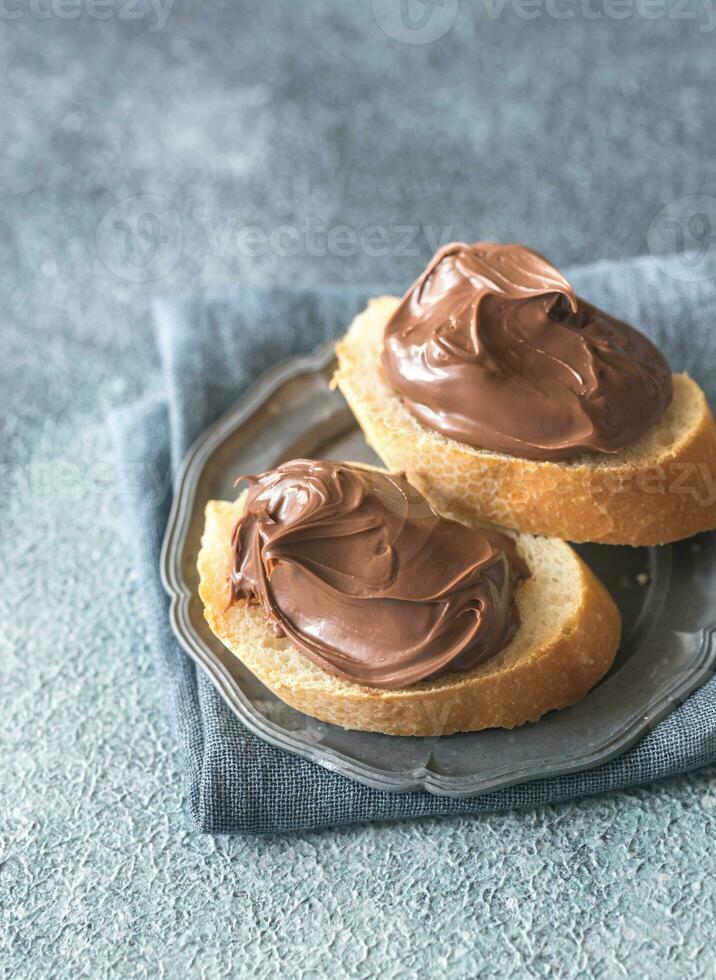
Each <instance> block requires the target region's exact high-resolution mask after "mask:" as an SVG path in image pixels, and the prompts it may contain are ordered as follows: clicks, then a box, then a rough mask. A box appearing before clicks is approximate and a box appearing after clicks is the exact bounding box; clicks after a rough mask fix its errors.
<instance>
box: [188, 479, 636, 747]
mask: <svg viewBox="0 0 716 980" xmlns="http://www.w3.org/2000/svg"><path fill="white" fill-rule="evenodd" d="M242 510H243V498H239V499H238V500H237V501H235V502H234V503H227V502H224V501H210V502H209V503H208V505H207V508H206V523H205V528H204V535H203V538H202V546H201V551H200V554H199V559H198V563H197V567H198V571H199V577H200V585H199V594H200V596H201V599H202V601H203V603H204V614H205V616H206V620H207V622H208V623H209V626H210V627H211V629H212V631H213V632H214V634H215V635H216V636H217V637H218V638H219V639H220V640H221V641H222V643H224V644H225V646H227V647H228V649H229V650H231V651H232V652H233V653H234V654H235V655H236V656H237V657H239V659H240V660H241V661H242V662H243V663H244V664H245V665H246V667H248V669H249V670H251V672H252V673H253V674H255V675H256V677H258V679H259V680H260V681H262V682H263V683H264V684H265V685H266V686H267V687H268V688H269V689H270V690H271V691H273V693H274V694H275V695H276V696H277V697H278V698H280V699H281V701H283V702H285V703H286V704H288V705H290V706H291V707H293V708H296V709H297V710H299V711H302V712H303V713H304V714H307V715H311V716H312V717H314V718H318V719H320V720H322V721H327V722H331V723H332V724H336V725H341V726H342V727H344V728H350V729H358V730H363V731H375V732H384V733H386V734H390V735H416V736H426V735H433V736H434V735H449V734H452V733H454V732H458V731H479V730H481V729H484V728H495V727H501V728H514V727H516V726H518V725H522V724H524V723H525V722H528V721H536V720H537V719H538V718H540V717H541V716H542V715H543V714H545V712H547V711H550V710H552V709H554V708H562V707H565V706H567V705H569V704H573V703H574V702H575V701H578V700H579V699H580V698H581V697H583V696H584V694H586V693H587V691H588V690H589V689H590V688H591V687H593V686H594V684H596V683H597V681H598V680H599V679H600V678H601V677H603V676H604V674H605V673H606V672H607V670H608V669H609V667H610V666H611V664H612V662H613V660H614V656H615V654H616V651H617V648H618V646H619V638H620V631H621V618H620V615H619V611H618V609H617V607H616V605H615V604H614V601H613V600H612V598H611V596H610V595H609V594H608V592H607V591H606V589H605V588H604V586H603V585H602V584H601V583H600V582H599V581H598V580H597V579H596V577H595V576H594V575H593V574H592V572H591V571H590V570H589V569H588V568H587V566H586V565H585V564H584V563H583V562H582V561H581V559H580V558H579V557H578V556H577V555H576V553H575V552H573V551H572V549H571V548H569V546H568V545H565V544H564V543H563V542H551V543H548V544H545V543H544V542H541V541H539V540H538V539H531V538H530V537H529V536H525V537H524V538H518V539H517V542H518V549H519V550H521V551H523V553H524V549H525V548H526V549H527V550H529V548H532V551H533V552H534V554H537V550H538V549H542V551H544V549H545V548H547V549H549V548H551V549H552V550H553V551H554V554H555V557H556V559H557V560H558V561H559V562H561V563H562V564H563V565H564V566H565V568H566V574H568V575H569V577H570V585H571V591H572V592H573V594H572V595H571V596H570V598H569V600H568V601H567V602H566V604H565V606H564V608H563V609H561V610H559V611H557V613H555V614H553V615H552V616H551V617H549V618H550V623H549V624H548V625H547V624H539V623H538V624H536V625H535V623H534V620H535V618H537V617H536V616H535V612H534V608H535V602H536V596H537V595H538V594H539V593H538V592H536V591H534V590H539V589H544V587H545V585H544V582H545V579H546V577H547V576H548V575H549V568H548V567H547V566H548V562H544V561H543V562H541V561H540V560H538V559H535V557H534V555H533V557H532V558H531V559H530V565H531V568H532V571H533V578H532V579H531V580H528V581H527V582H526V583H524V584H521V585H519V586H518V587H517V590H516V601H517V604H518V608H519V609H520V615H521V618H522V626H521V627H520V630H518V632H517V634H516V636H515V639H513V641H512V642H511V643H510V644H509V646H508V647H506V648H505V649H504V650H503V651H501V652H500V653H499V654H497V655H496V656H495V657H493V658H491V660H489V661H487V662H486V663H484V664H481V665H479V666H478V667H476V668H473V669H472V670H471V671H467V672H465V673H452V674H443V675H441V676H440V677H438V678H436V679H435V680H428V681H422V682H420V683H419V684H414V685H412V686H411V687H408V688H402V689H399V690H380V689H377V688H370V687H364V686H361V685H359V684H352V683H349V682H347V681H344V680H341V679H339V678H336V677H333V676H332V675H330V674H328V673H326V672H325V671H323V670H321V669H320V668H319V667H317V666H316V665H315V664H313V663H312V662H311V661H310V660H308V658H306V657H305V656H303V655H302V654H301V653H300V652H299V651H298V650H296V649H295V647H293V646H292V644H291V643H290V642H289V641H288V640H286V639H285V638H281V637H276V636H275V635H274V634H273V631H272V630H271V627H270V624H269V621H268V619H267V617H266V615H265V613H264V611H263V609H262V608H261V607H260V606H257V605H250V604H249V603H248V602H247V601H245V600H239V601H237V602H235V603H233V604H231V605H229V602H228V599H229V574H230V570H231V561H232V555H231V532H232V530H233V527H234V525H235V522H236V520H237V519H238V517H239V515H240V514H241V512H242ZM543 566H544V567H543ZM540 576H541V580H540ZM530 590H533V591H532V593H530ZM530 595H531V598H530ZM539 615H540V616H542V617H544V618H546V617H547V615H548V611H547V610H541V612H540V614H539ZM530 631H533V632H534V633H535V635H536V636H537V637H538V638H539V642H536V643H534V644H532V645H527V639H526V637H527V635H528V634H529V632H530ZM521 634H522V636H521Z"/></svg>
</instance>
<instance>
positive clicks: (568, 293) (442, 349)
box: [382, 242, 671, 460]
mask: <svg viewBox="0 0 716 980" xmlns="http://www.w3.org/2000/svg"><path fill="white" fill-rule="evenodd" d="M382 360H383V369H384V371H385V374H386V377H387V379H388V381H389V383H390V384H391V385H392V386H393V387H394V388H395V390H396V391H397V392H398V393H399V394H400V395H402V397H403V400H404V403H405V405H406V407H407V408H408V410H409V411H410V412H412V414H413V415H415V416H416V417H417V418H418V419H419V420H420V421H421V422H423V423H424V424H425V425H427V426H429V427H430V428H432V429H436V430H437V431H438V432H441V433H442V434H443V435H445V436H448V437H449V438H451V439H457V440H459V441H460V442H465V443H468V444H469V445H471V446H476V447H478V448H480V449H490V450H493V451H495V452H500V453H508V454H510V455H513V456H522V457H527V458H530V459H551V460H554V459H569V458H570V457H573V456H577V455H579V454H581V453H612V452H616V451H617V450H618V449H621V448H622V447H623V446H626V445H628V444H629V443H631V442H634V440H636V439H638V438H639V436H641V435H642V434H643V433H644V432H646V430H647V429H649V428H650V427H651V426H652V425H654V423H655V422H657V421H658V420H659V419H660V418H661V416H662V415H663V413H664V411H665V410H666V408H667V406H668V405H669V403H670V401H671V372H670V370H669V366H668V365H667V363H666V361H665V360H664V358H663V357H662V355H661V354H660V353H659V351H658V350H657V349H656V347H655V346H654V345H653V344H652V343H651V341H650V340H648V339H647V338H646V337H645V336H644V335H643V334H641V333H639V331H638V330H635V329H634V328H633V327H630V326H629V325H628V324H626V323H622V322H621V321H620V320H616V319H614V317H611V316H609V315H608V314H607V313H603V312H602V311H601V310H599V309H597V308H596V307H594V306H591V305H590V304H589V303H585V302H584V300H582V299H580V298H578V297H577V296H576V295H575V293H574V290H573V289H572V287H571V286H570V285H569V283H568V282H567V280H566V279H565V278H564V277H563V276H562V275H561V274H560V273H559V272H558V271H557V270H556V269H555V268H554V267H553V266H551V265H550V264H549V262H547V261H546V259H544V258H542V256H541V255H538V254H537V252H533V251H531V250H530V249H528V248H525V247H524V246H523V245H493V244H490V243H487V242H478V243H476V244H475V245H464V244H460V243H454V244H452V245H446V246H445V247H444V248H442V249H441V250H440V251H439V252H438V253H437V254H436V255H435V257H434V258H433V260H432V261H431V263H430V265H429V266H428V268H427V269H426V270H425V272H424V273H423V275H422V276H421V277H420V278H419V279H418V280H417V282H416V283H415V284H414V285H413V286H411V288H410V289H409V290H408V292H407V293H406V294H405V296H404V297H403V299H402V301H401V303H400V306H399V307H398V309H397V310H396V311H395V313H394V314H393V316H392V317H391V319H390V321H389V322H388V325H387V327H386V330H385V343H384V349H383V358H382Z"/></svg>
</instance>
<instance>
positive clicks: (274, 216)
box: [0, 0, 716, 978]
mask: <svg viewBox="0 0 716 980" xmlns="http://www.w3.org/2000/svg"><path fill="white" fill-rule="evenodd" d="M450 3H451V0H447V7H448V8H450ZM370 6H371V5H370V3H367V2H341V3H340V4H339V3H326V4H325V5H324V4H311V3H301V4H299V3H291V2H289V0H285V2H276V0H265V2H255V3H248V2H246V3H226V4H225V5H224V6H222V5H220V4H209V3H207V4H206V5H201V4H199V3H195V2H190V0H177V2H176V4H175V6H174V7H173V9H172V10H171V11H170V12H169V17H168V20H167V22H166V25H165V26H164V27H163V29H162V30H153V29H152V28H154V27H157V26H160V21H158V20H157V16H156V14H155V13H154V12H153V11H152V8H151V6H150V5H149V4H148V3H139V4H137V5H136V7H135V8H132V11H130V10H128V9H127V8H126V7H125V6H122V7H120V6H116V7H115V8H114V12H113V13H111V15H110V16H109V17H108V18H107V19H105V20H98V19H96V18H93V17H90V16H88V14H87V12H86V11H87V10H88V8H89V9H90V10H94V9H95V8H94V7H92V6H91V4H90V3H89V2H84V0H83V2H82V3H81V4H80V5H79V6H78V7H72V6H71V5H69V6H66V7H65V8H60V7H58V5H57V3H55V7H54V10H55V12H54V13H52V12H51V13H50V16H49V17H48V18H46V19H45V18H44V15H43V16H42V17H40V16H38V11H39V12H40V13H42V11H44V10H46V9H48V8H47V7H46V5H43V6H42V8H39V7H38V6H37V5H35V6H34V7H33V8H32V9H31V8H30V5H29V2H27V3H25V2H21V3H19V4H18V3H14V2H13V3H7V4H5V5H4V7H3V10H2V12H0V54H1V56H2V62H1V63H2V65H3V67H4V71H3V85H2V92H1V93H0V106H1V107H2V121H3V129H2V131H3V152H2V154H1V155H0V194H2V210H1V211H0V222H1V227H2V234H0V295H1V297H2V319H1V320H0V330H1V331H2V356H1V357H0V385H1V386H2V388H1V391H2V418H1V421H0V425H1V426H2V430H1V439H0V443H1V447H2V453H3V468H2V471H1V476H2V494H1V495H0V527H1V532H0V567H1V568H2V570H3V588H2V590H1V591H0V621H1V623H2V628H1V629H0V740H1V751H2V760H1V764H0V799H1V800H2V804H1V806H0V976H8V977H9V976H16V977H37V978H44V977H48V976H52V977H77V976H107V975H115V976H121V977H134V976H146V977H155V976H167V977H175V976H176V977H180V976H206V977H214V976H224V975H226V976H237V975H249V974H256V975H262V976H269V975H276V974H277V973H278V972H279V971H280V972H282V973H283V974H284V975H288V976H297V975H301V974H304V975H320V974H324V973H327V974H328V975H331V976H335V977H341V976H349V975H350V976H373V975H376V974H377V973H381V974H382V975H383V976H386V977H391V976H418V975H428V974H433V975H442V974H450V975H454V976H464V977H469V976H475V975H476V974H478V973H479V974H480V975H481V976H484V977H488V976H495V977H504V976H508V975H521V976H527V975H529V976H546V975H548V974H550V973H551V972H554V973H556V974H557V975H559V976H589V975H597V976H604V977H618V976H622V975H624V976H627V975H629V976H650V977H676V976H698V975H709V974H712V973H713V972H714V970H715V969H716V957H715V955H714V951H713V908H714V904H713V903H714V900H715V898H716V879H715V877H714V859H713V839H714V832H715V831H716V781H715V776H714V773H713V772H711V773H709V772H705V773H701V774H695V775H693V776H690V777H688V778H684V779H680V780H673V781H668V782H665V783H663V784H661V785H659V786H656V787H651V788H645V789H642V790H637V791H631V792H624V793H619V794H615V795H613V796H610V797H608V798H602V799H594V800H587V801H583V802H579V803H575V804H572V805H566V806H560V807H555V808H544V809H542V810H539V811H534V812H524V813H519V814H511V815H506V816H505V815H502V816H494V817H488V818H482V819H480V820H451V821H446V822H443V823H439V822H436V821H425V822H421V823H413V824H402V825H397V826H371V827H363V828H356V829H345V830H340V831H333V832H331V831H329V832H324V833H321V834H304V835H300V836H295V837H292V838H278V839H266V840H242V839H237V838H235V839H210V838H206V837H201V836H199V835H196V834H194V833H193V832H191V831H190V830H189V829H188V827H187V825H186V822H185V820H184V817H183V814H182V811H181V781H180V775H179V773H178V772H177V769H176V763H175V757H174V754H173V743H172V737H171V733H170V732H169V730H168V725H167V721H166V718H165V713H164V709H163V706H162V702H161V695H160V692H159V691H158V690H157V686H156V684H155V680H154V677H153V674H152V669H151V665H150V658H149V653H148V650H147V648H146V643H145V637H144V633H143V627H142V622H141V618H140V616H139V602H138V597H137V595H136V592H135V583H134V581H133V576H132V570H131V563H130V559H129V550H128V545H127V542H126V540H125V535H124V529H123V521H122V514H121V511H120V508H119V506H118V501H117V497H116V492H115V489H114V480H113V475H112V470H111V457H110V451H109V445H108V440H107V437H106V434H105V430H104V425H103V419H104V416H105V413H106V411H107V410H108V409H109V408H110V407H111V406H113V405H116V404H119V403H121V402H124V401H125V400H127V399H130V398H133V397H135V396H137V395H139V394H141V393H147V392H152V391H156V390H157V389H158V386H159V384H160V382H159V378H158V377H157V373H156V364H157V360H156V355H155V353H154V348H153V342H152V339H151V331H150V321H149V312H148V311H149V303H150V300H151V297H152V295H153V294H154V293H155V292H157V291H167V290H174V289H190V288H197V287H201V286H219V285H225V284H227V283H231V282H234V281H236V279H237V278H239V277H241V278H244V279H248V280H252V281H255V282H271V281H273V280H274V279H275V278H276V277H281V278H282V279H284V280H287V281H290V282H342V281H348V280H354V279H355V280H361V281H371V282H373V281H380V282H386V281H388V282H397V283H404V282H405V281H406V279H407V278H409V277H410V276H412V275H413V274H414V273H416V272H417V271H418V269H419V267H420V266H421V264H422V262H423V261H424V260H425V259H427V257H428V255H429V253H430V251H431V241H432V242H433V243H434V242H435V241H436V240H439V239H440V238H441V237H443V235H449V236H451V237H452V236H454V237H463V236H464V237H467V238H475V237H485V238H496V239H500V240H512V239H517V240H524V241H526V242H528V243H530V244H531V245H533V246H535V247H538V248H541V249H542V250H544V251H545V252H546V253H547V254H548V255H549V256H550V257H551V258H552V259H553V260H554V261H555V262H557V264H565V263H568V262H575V261H581V260H591V259H593V258H597V257H606V256H620V255H628V254H633V253H637V252H641V251H644V250H645V248H646V234H647V230H648V228H649V225H650V223H651V221H652V219H653V218H654V216H655V215H656V213H657V212H658V211H659V209H660V208H661V207H662V206H663V205H665V204H667V203H668V202H670V201H671V200H672V199H673V198H676V197H680V196H682V195H686V194H697V193H702V194H709V193H712V192H715V191H716V188H714V171H713V159H714V149H715V147H714V132H715V131H716V126H715V124H716V102H714V99H713V92H712V88H711V87H712V76H713V44H714V36H716V35H715V33H714V32H713V31H706V30H702V29H700V28H703V27H704V15H703V11H702V9H701V7H699V6H698V5H696V4H695V3H694V4H693V5H692V7H691V8H689V9H690V11H692V12H694V13H695V15H696V17H695V19H688V20H687V19H678V20H677V19H673V18H663V19H658V20H653V21H647V20H645V19H643V18H639V17H637V16H634V15H632V16H631V17H628V18H627V19H624V20H615V19H613V18H607V17H602V18H601V19H599V20H587V19H585V17H584V16H582V15H579V14H577V15H575V16H574V17H573V18H571V19H565V20H561V21H557V20H555V19H553V18H550V17H547V16H544V15H543V16H541V17H538V18H537V19H535V20H525V19H521V18H520V17H517V16H516V15H515V14H514V13H510V12H509V9H508V10H507V11H506V12H505V13H504V14H503V15H502V16H501V17H499V18H497V19H491V18H490V17H488V16H486V15H485V13H484V10H485V7H484V5H483V4H470V3H467V2H466V0H463V2H462V3H461V4H460V5H459V8H458V12H457V20H456V22H455V24H454V25H453V26H452V27H451V29H450V30H449V31H448V32H447V33H446V34H445V36H444V37H442V38H441V39H439V40H437V41H435V42H433V43H430V44H426V45H412V44H406V43H399V42H396V41H394V40H391V39H390V38H389V37H388V36H387V35H386V34H385V33H383V32H382V31H381V30H380V29H379V27H378V26H377V25H376V22H375V20H374V19H373V17H372V16H371V9H370ZM558 6H560V7H561V6H563V5H562V4H559V5H558ZM508 8H509V4H508ZM576 9H577V10H578V9H579V8H578V7H577V8H576ZM63 10H64V11H65V14H66V13H67V11H69V13H70V14H73V12H75V11H79V12H80V13H81V16H80V17H79V18H77V19H73V18H72V17H67V18H66V17H60V16H59V14H58V11H59V12H60V13H62V11H63ZM33 11H34V13H33ZM480 11H483V13H482V15H480V13H479V12H480ZM132 12H133V13H134V14H136V13H140V14H143V17H142V18H139V19H137V18H134V19H129V14H130V13H132ZM419 12H420V11H418V13H419ZM17 13H19V16H15V15H16V14H17ZM448 13H449V10H448ZM138 194H159V195H163V196H164V197H166V198H168V199H169V201H168V203H167V202H165V204H164V205H163V207H165V208H169V209H170V216H173V217H174V219H175V221H176V216H177V215H178V223H179V224H180V226H181V244H180V246H178V247H177V242H178V237H177V236H178V233H177V227H178V225H176V224H175V225H171V222H169V228H170V232H171V233H170V234H169V240H168V241H165V242H159V243H157V242H156V240H155V239H156V236H155V231H156V229H155V228H154V227H153V226H152V225H151V224H150V225H146V226H144V234H145V237H144V238H142V236H141V234H139V235H137V234H136V232H137V228H136V227H134V226H132V229H133V231H134V232H135V234H134V236H133V238H132V240H131V242H130V243H129V246H131V247H129V246H128V251H124V245H125V244H126V242H124V241H123V238H122V236H123V234H124V232H123V230H122V227H121V225H120V226H115V224H114V222H115V221H119V222H121V221H122V220H130V224H131V220H133V212H132V211H131V209H128V208H127V206H124V205H123V206H121V207H120V209H119V210H118V211H116V212H113V214H112V215H110V218H109V219H108V220H109V222H110V224H109V225H107V224H106V223H105V226H104V227H105V228H107V227H109V228H110V235H109V244H107V243H103V244H102V245H101V249H100V250H101V252H102V255H101V256H99V255H98V252H97V246H96V236H97V232H98V228H99V227H100V223H101V222H102V219H103V217H104V215H105V214H106V213H107V211H108V210H109V209H111V208H112V207H113V206H114V205H115V204H116V203H117V202H118V201H121V200H123V199H125V198H127V197H130V196H132V195H138ZM172 208H173V209H174V210H173V211H172V210H171V209H172ZM134 217H136V215H134ZM247 224H251V225H256V226H258V229H259V232H260V233H262V234H264V235H266V236H270V235H271V233H272V232H274V237H273V239H272V241H271V242H269V247H268V248H267V249H263V250H262V249H261V248H259V249H255V248H252V247H251V241H250V240H247V239H245V238H241V237H240V234H241V228H242V227H244V226H245V225H247ZM376 224H377V225H380V226H381V228H382V229H383V230H382V231H378V232H376V231H375V230H373V231H372V232H370V233H369V237H368V238H367V239H366V238H365V237H364V238H363V246H362V247H361V246H358V247H356V245H355V244H351V243H352V242H355V241H359V240H360V239H361V236H362V235H363V234H364V232H365V231H366V229H368V228H369V227H370V226H371V225H376ZM404 225H411V226H417V227H418V232H417V234H416V233H413V232H411V233H410V234H411V235H412V238H411V243H409V244H408V246H407V248H406V246H405V244H404V240H405V237H406V232H405V231H404V230H400V229H401V226H404ZM280 226H289V231H288V232H284V233H282V234H281V235H277V234H276V229H277V228H279V227H280ZM317 226H318V227H319V228H324V229H333V233H332V238H331V239H330V241H328V240H327V239H326V236H325V234H324V233H323V232H321V233H320V234H319V235H318V241H317V243H316V240H315V236H314V237H312V232H311V228H314V229H315V228H316V227H317ZM340 226H348V230H346V229H345V228H341V227H340ZM421 229H422V230H421ZM160 233H161V229H160ZM375 235H377V238H376V237H370V236H375ZM381 235H385V236H387V241H388V246H387V248H386V247H385V245H384V244H383V245H381V244H380V242H382V241H383V239H382V238H381ZM102 241H104V240H102ZM376 242H378V246H377V247H376V244H375V243H376ZM296 243H297V244H296ZM346 243H347V244H346ZM366 243H367V244H366ZM401 243H402V244H401ZM413 243H417V248H416V247H414V244H413ZM154 246H156V255H153V256H151V257H150V256H149V250H150V249H152V248H154ZM132 249H134V251H132ZM257 251H258V252H259V253H260V254H254V253H255V252H257ZM376 251H378V253H379V254H375V253H376ZM287 252H288V253H290V254H285V253H287ZM386 252H387V254H385V253H386ZM342 253H346V254H342ZM406 253H407V254H406ZM412 253H414V254H412ZM133 260H134V264H133ZM105 263H106V264H105ZM172 263H174V265H173V268H171V269H169V270H168V271H167V274H166V275H164V276H163V277H161V278H159V279H157V280H156V281H152V282H135V281H128V280H127V278H125V276H127V275H130V276H133V277H134V278H136V276H137V275H139V276H140V277H141V276H143V275H146V274H147V273H148V270H149V272H162V271H165V270H167V269H168V267H169V266H170V265H172Z"/></svg>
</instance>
